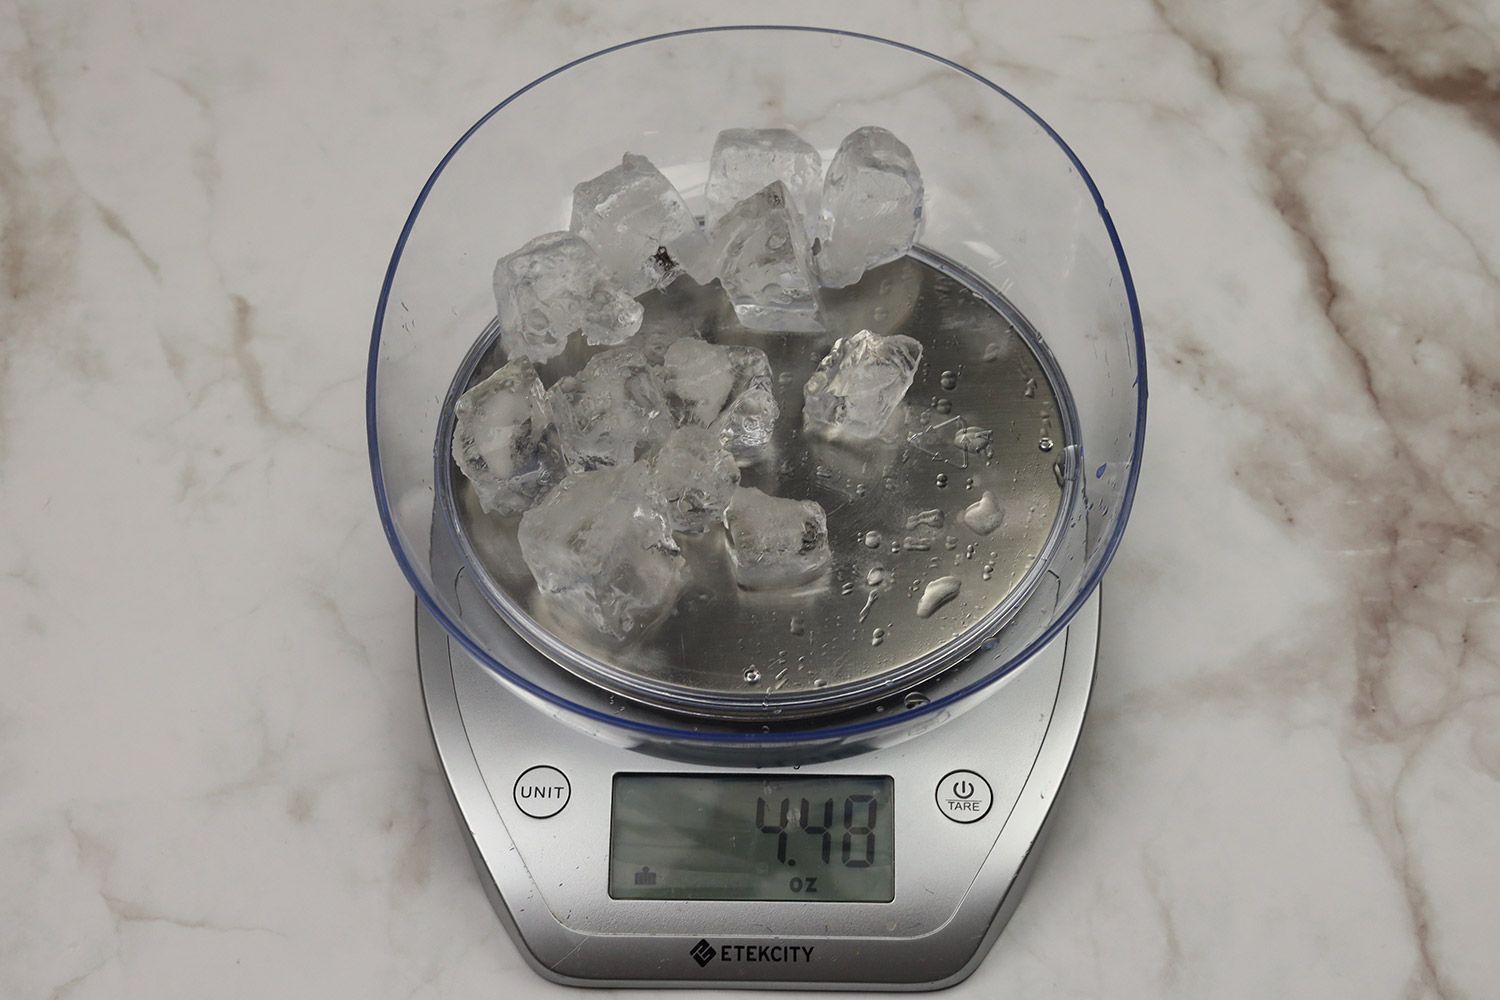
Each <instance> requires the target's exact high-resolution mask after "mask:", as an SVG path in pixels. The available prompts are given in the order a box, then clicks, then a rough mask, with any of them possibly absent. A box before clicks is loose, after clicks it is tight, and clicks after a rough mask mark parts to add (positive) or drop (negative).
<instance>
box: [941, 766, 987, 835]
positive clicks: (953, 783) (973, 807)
mask: <svg viewBox="0 0 1500 1000" xmlns="http://www.w3.org/2000/svg"><path fill="white" fill-rule="evenodd" d="M936 797H937V804H938V809H939V810H940V811H941V812H942V814H943V815H944V816H947V817H948V818H949V819H951V820H952V821H953V822H955V823H977V822H979V821H980V820H982V819H984V817H985V816H987V815H988V814H989V811H990V804H991V803H992V801H993V796H992V794H991V793H990V783H989V782H988V781H985V780H984V778H983V777H981V776H980V775H978V774H975V773H974V772H973V771H950V772H948V773H947V774H945V775H943V780H942V781H939V782H938V786H937V793H936Z"/></svg>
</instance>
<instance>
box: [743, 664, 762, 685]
mask: <svg viewBox="0 0 1500 1000" xmlns="http://www.w3.org/2000/svg"><path fill="white" fill-rule="evenodd" d="M745 683H746V684H759V683H760V671H759V670H756V669H755V668H754V667H746V668H745Z"/></svg>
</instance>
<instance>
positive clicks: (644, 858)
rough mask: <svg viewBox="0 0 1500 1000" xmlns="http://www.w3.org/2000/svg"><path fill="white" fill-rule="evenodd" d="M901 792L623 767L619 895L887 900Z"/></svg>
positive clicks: (615, 882)
mask: <svg viewBox="0 0 1500 1000" xmlns="http://www.w3.org/2000/svg"><path fill="white" fill-rule="evenodd" d="M892 797H893V796H892V782H891V779H890V778H888V777H867V776H859V777H836V776H825V775H789V774H776V775H743V774H734V775H725V774H718V775H684V774H619V775H616V776H615V781H614V808H613V809H612V811H611V819H610V837H609V843H610V848H609V855H610V857H609V894H610V896H611V897H613V898H615V899H723V900H738V899H762V900H806V901H808V902H819V901H822V902H831V903H841V902H843V903H847V902H861V903H888V902H890V901H891V900H892V899H893V898H894V897H895V891H896V869H895V844H894V842H893V835H894V832H895V823H894V822H892V820H893V815H892Z"/></svg>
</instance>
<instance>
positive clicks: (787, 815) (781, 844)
mask: <svg viewBox="0 0 1500 1000" xmlns="http://www.w3.org/2000/svg"><path fill="white" fill-rule="evenodd" d="M878 808H879V805H878V803H877V802H876V801H875V796H873V795H850V796H847V797H846V798H845V799H844V809H843V817H842V818H843V826H842V827H841V828H840V829H839V830H838V831H835V830H834V815H835V809H834V801H833V799H831V798H829V799H824V800H823V802H822V803H820V804H819V805H817V806H814V805H813V804H812V803H810V802H808V801H807V799H802V800H801V801H800V802H799V803H798V809H797V827H798V829H799V830H800V831H801V832H802V833H804V834H807V835H808V836H810V837H816V838H818V846H819V849H820V850H819V854H820V856H821V857H822V859H823V863H824V864H828V863H829V862H831V861H832V860H833V836H834V833H835V832H838V833H840V834H841V837H840V840H839V863H840V864H842V865H843V866H844V867H846V868H868V867H870V866H871V865H872V864H874V863H875V817H876V812H877V810H878ZM771 811H772V806H771V803H769V802H767V801H766V800H765V799H764V798H757V799H756V800H755V825H756V827H757V828H758V829H759V830H760V832H761V833H766V834H771V835H773V836H775V837H776V860H777V861H780V862H781V863H782V864H785V865H795V864H796V863H797V862H796V860H795V859H790V860H789V859H788V857H787V846H788V841H789V839H790V835H791V832H792V831H791V830H790V826H791V816H792V800H791V799H782V800H781V802H780V803H779V804H778V805H777V806H776V807H775V812H776V816H775V821H774V822H770V821H769V820H770V815H771Z"/></svg>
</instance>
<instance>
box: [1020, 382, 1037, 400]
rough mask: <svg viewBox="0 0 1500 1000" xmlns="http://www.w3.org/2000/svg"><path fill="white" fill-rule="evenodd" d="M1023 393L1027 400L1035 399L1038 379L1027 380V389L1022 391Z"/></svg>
mask: <svg viewBox="0 0 1500 1000" xmlns="http://www.w3.org/2000/svg"><path fill="white" fill-rule="evenodd" d="M1022 393H1023V394H1024V395H1025V396H1026V398H1027V399H1033V398H1035V397H1036V379H1034V378H1029V379H1027V380H1026V388H1025V389H1024V390H1022Z"/></svg>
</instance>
